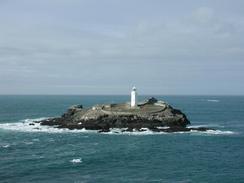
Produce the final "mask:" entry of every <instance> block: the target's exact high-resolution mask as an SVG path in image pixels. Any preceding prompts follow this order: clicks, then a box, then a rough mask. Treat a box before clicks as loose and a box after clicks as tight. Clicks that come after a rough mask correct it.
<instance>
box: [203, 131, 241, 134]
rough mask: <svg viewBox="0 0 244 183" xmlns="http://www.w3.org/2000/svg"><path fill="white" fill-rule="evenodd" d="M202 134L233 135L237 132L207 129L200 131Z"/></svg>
mask: <svg viewBox="0 0 244 183" xmlns="http://www.w3.org/2000/svg"><path fill="white" fill-rule="evenodd" d="M202 133H203V134H210V135H233V134H237V133H236V132H233V131H228V130H207V131H205V132H202Z"/></svg>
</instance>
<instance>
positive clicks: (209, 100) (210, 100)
mask: <svg viewBox="0 0 244 183" xmlns="http://www.w3.org/2000/svg"><path fill="white" fill-rule="evenodd" d="M207 101H208V102H219V101H220V100H217V99H207Z"/></svg>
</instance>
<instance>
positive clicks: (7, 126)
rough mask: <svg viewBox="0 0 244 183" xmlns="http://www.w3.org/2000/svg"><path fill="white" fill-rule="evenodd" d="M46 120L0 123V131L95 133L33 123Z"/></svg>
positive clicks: (36, 119)
mask: <svg viewBox="0 0 244 183" xmlns="http://www.w3.org/2000/svg"><path fill="white" fill-rule="evenodd" d="M44 119H47V118H35V119H25V120H21V121H20V122H15V123H0V129H4V130H11V131H20V132H46V133H65V132H68V133H70V132H71V133H79V132H89V133H90V132H93V133H94V132H97V131H94V130H86V129H80V130H69V129H65V128H62V129H61V128H55V127H52V126H45V125H40V123H35V122H37V121H41V120H44Z"/></svg>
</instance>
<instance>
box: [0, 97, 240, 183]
mask: <svg viewBox="0 0 244 183" xmlns="http://www.w3.org/2000/svg"><path fill="white" fill-rule="evenodd" d="M156 97H157V98H159V99H162V100H165V101H167V102H168V103H170V104H171V105H172V106H174V107H176V108H179V109H181V110H182V111H183V112H184V113H185V114H186V115H187V116H188V118H189V119H190V121H191V123H192V125H194V126H198V125H200V126H201V125H203V126H208V127H213V128H215V129H217V131H216V132H213V131H209V132H206V133H202V132H190V133H173V134H164V133H162V134H155V133H144V134H138V133H134V134H133V133H128V134H113V133H109V134H97V133H94V132H81V131H71V132H70V131H65V130H55V129H53V128H44V127H43V128H41V129H34V128H33V127H31V126H29V125H28V122H30V121H32V120H33V119H37V118H42V117H52V116H59V115H61V114H62V113H63V112H64V111H65V110H66V109H67V108H68V107H69V106H70V105H72V104H83V106H85V107H89V106H91V105H93V104H96V103H114V102H124V101H128V100H129V97H128V96H0V182H45V183H46V182H76V183H80V182H104V183H107V182H126V183H127V182H176V183H185V182H186V183H188V182H226V183H227V182H228V183H229V182H244V97H243V96H239V97H237V96H236V97H234V96H156ZM144 98H146V96H141V99H144Z"/></svg>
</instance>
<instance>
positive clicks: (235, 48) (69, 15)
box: [0, 0, 244, 95]
mask: <svg viewBox="0 0 244 183" xmlns="http://www.w3.org/2000/svg"><path fill="white" fill-rule="evenodd" d="M243 35H244V1H243V0H197V1H196V0H184V1H180V0H35V1H33V0H21V1H20V0H0V94H65V95H68V94H80V95H85V94H89V95H96V94H108V95H111V94H115V95H119V94H129V92H130V90H131V88H132V87H133V86H136V87H137V89H138V93H139V94H155V95H156V94H158V95H243V94H244V84H243V83H244V36H243Z"/></svg>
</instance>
